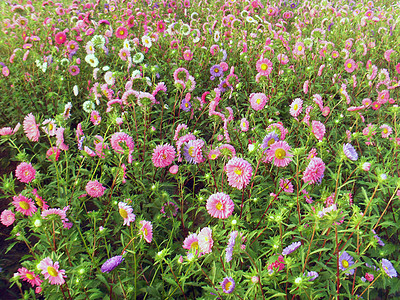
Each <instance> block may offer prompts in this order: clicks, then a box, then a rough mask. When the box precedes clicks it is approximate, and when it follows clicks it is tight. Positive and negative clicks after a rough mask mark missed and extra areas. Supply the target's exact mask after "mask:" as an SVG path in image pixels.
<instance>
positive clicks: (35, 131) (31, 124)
mask: <svg viewBox="0 0 400 300" xmlns="http://www.w3.org/2000/svg"><path fill="white" fill-rule="evenodd" d="M23 126H24V131H25V134H26V136H27V137H28V139H29V140H31V141H33V142H37V141H38V140H39V137H40V132H39V125H38V124H36V120H35V116H34V115H33V114H32V113H30V114H29V115H27V116H26V117H25V119H24V122H23Z"/></svg>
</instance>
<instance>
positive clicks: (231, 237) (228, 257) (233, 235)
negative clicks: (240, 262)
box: [225, 230, 238, 262]
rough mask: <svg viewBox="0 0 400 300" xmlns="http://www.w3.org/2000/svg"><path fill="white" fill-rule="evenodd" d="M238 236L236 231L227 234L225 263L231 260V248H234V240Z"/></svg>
mask: <svg viewBox="0 0 400 300" xmlns="http://www.w3.org/2000/svg"><path fill="white" fill-rule="evenodd" d="M237 236H238V231H237V230H235V231H232V232H231V233H230V234H229V241H228V247H226V250H225V251H226V254H225V261H226V262H230V261H231V260H232V254H233V248H234V247H235V240H236V238H237Z"/></svg>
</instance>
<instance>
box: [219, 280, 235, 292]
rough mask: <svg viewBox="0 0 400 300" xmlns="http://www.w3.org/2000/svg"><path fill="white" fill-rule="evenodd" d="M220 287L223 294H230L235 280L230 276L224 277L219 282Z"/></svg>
mask: <svg viewBox="0 0 400 300" xmlns="http://www.w3.org/2000/svg"><path fill="white" fill-rule="evenodd" d="M221 287H222V291H223V292H224V293H225V294H231V293H232V292H233V290H234V289H235V280H233V278H232V277H225V278H224V280H222V282H221Z"/></svg>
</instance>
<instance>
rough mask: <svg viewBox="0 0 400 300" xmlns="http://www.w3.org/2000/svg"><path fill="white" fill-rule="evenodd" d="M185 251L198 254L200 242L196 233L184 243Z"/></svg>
mask: <svg viewBox="0 0 400 300" xmlns="http://www.w3.org/2000/svg"><path fill="white" fill-rule="evenodd" d="M182 247H183V249H187V250H189V251H192V252H194V253H196V252H197V251H198V249H199V240H198V238H197V234H196V233H192V234H189V235H188V236H187V237H186V238H185V240H184V241H183V245H182Z"/></svg>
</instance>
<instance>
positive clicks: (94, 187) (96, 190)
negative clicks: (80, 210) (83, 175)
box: [86, 180, 106, 198]
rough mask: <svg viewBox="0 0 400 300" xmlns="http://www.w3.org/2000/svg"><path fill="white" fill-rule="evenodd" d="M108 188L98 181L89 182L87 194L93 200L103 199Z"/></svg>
mask: <svg viewBox="0 0 400 300" xmlns="http://www.w3.org/2000/svg"><path fill="white" fill-rule="evenodd" d="M105 190H106V188H105V187H104V186H103V185H102V184H101V183H100V182H98V181H97V180H94V181H89V182H88V183H87V184H86V192H87V193H88V194H89V196H91V197H93V198H97V197H101V196H103V194H104V191H105Z"/></svg>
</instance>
